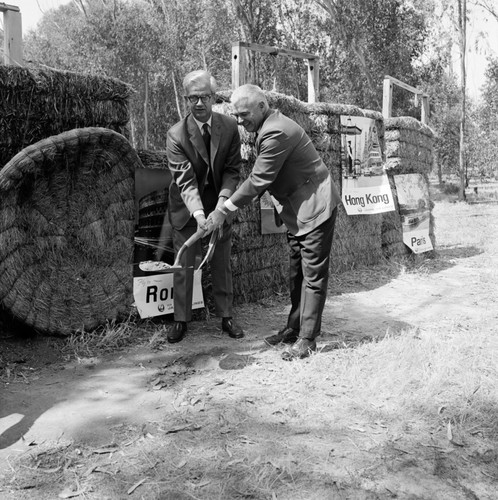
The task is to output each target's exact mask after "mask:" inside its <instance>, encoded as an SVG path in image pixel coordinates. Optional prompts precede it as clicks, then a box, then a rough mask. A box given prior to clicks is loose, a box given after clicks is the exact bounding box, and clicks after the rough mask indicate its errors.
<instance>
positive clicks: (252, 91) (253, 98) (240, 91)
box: [230, 83, 268, 109]
mask: <svg viewBox="0 0 498 500" xmlns="http://www.w3.org/2000/svg"><path fill="white" fill-rule="evenodd" d="M243 99H247V100H248V101H249V102H251V103H259V102H263V103H264V105H265V109H266V108H268V100H267V99H266V95H265V93H264V92H263V90H262V89H261V88H260V87H258V86H257V85H253V84H252V83H246V84H245V85H241V86H240V87H237V88H236V89H235V90H234V91H233V93H232V96H231V97H230V102H231V103H232V104H234V103H235V102H237V101H241V100H243Z"/></svg>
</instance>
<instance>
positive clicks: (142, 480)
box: [126, 477, 147, 495]
mask: <svg viewBox="0 0 498 500" xmlns="http://www.w3.org/2000/svg"><path fill="white" fill-rule="evenodd" d="M145 481H147V478H146V477H144V478H143V479H140V481H138V482H137V483H135V484H134V485H133V486H132V487H131V488H130V489H129V490H128V491H127V492H126V493H128V495H131V494H132V493H133V492H134V491H135V490H136V489H137V488H138V487H139V486H140V485H141V484H143V483H145Z"/></svg>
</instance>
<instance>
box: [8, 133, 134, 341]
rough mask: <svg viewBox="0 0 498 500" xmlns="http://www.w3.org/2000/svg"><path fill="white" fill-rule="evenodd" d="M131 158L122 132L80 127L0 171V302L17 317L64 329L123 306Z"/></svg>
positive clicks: (92, 323) (120, 311) (127, 284)
mask: <svg viewBox="0 0 498 500" xmlns="http://www.w3.org/2000/svg"><path fill="white" fill-rule="evenodd" d="M137 166H140V159H139V157H138V156H137V153H136V152H135V150H134V149H133V148H132V147H131V145H130V143H129V142H128V141H127V140H126V138H125V137H124V136H122V135H121V134H118V133H117V132H114V131H112V130H109V129H104V128H82V129H74V130H71V131H69V132H64V133H62V134H59V135H57V136H52V137H49V138H47V139H43V140H42V141H39V142H38V143H35V144H33V145H31V146H28V147H27V148H25V149H23V150H22V151H21V152H20V153H18V154H17V155H16V156H15V157H14V158H12V160H11V161H10V162H8V163H7V165H5V166H4V168H3V169H2V170H0V302H1V303H2V304H3V305H4V306H5V307H6V308H7V309H9V310H10V312H11V313H12V314H13V315H14V316H15V317H16V318H18V319H20V320H22V321H23V322H24V323H25V324H27V325H29V326H31V327H33V328H35V329H37V330H39V331H42V332H50V333H52V334H53V333H56V334H60V335H69V334H71V333H73V332H74V331H77V330H90V329H94V328H96V327H97V326H99V325H101V324H104V323H106V322H107V321H112V320H119V319H122V318H124V317H126V316H127V315H128V314H129V312H130V305H131V298H132V279H131V277H132V262H133V232H134V220H135V202H134V173H135V168H136V167H137Z"/></svg>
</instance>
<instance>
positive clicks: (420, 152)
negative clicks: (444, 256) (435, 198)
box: [382, 116, 436, 257]
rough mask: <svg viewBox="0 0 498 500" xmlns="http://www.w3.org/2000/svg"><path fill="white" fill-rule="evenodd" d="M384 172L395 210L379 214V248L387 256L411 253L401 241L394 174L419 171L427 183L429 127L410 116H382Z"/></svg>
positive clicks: (431, 134) (430, 161) (431, 151)
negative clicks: (384, 154) (380, 222)
mask: <svg viewBox="0 0 498 500" xmlns="http://www.w3.org/2000/svg"><path fill="white" fill-rule="evenodd" d="M384 128H385V133H384V138H385V152H386V171H387V174H388V177H389V181H390V184H391V189H392V192H393V195H394V203H395V206H396V211H395V212H388V213H386V214H383V217H382V250H383V252H384V255H385V256H386V257H393V256H399V255H406V254H408V253H410V250H409V249H408V247H407V246H406V245H405V244H404V243H403V232H402V227H401V218H400V216H399V204H398V196H397V193H396V186H395V184H394V176H395V175H398V174H417V173H418V174H421V175H422V176H423V177H424V179H425V180H426V182H427V185H429V173H430V172H431V171H432V168H433V165H434V132H433V131H432V130H431V128H430V127H428V126H427V125H424V124H423V123H421V122H419V121H418V120H417V119H415V118H412V117H406V116H402V117H396V118H386V119H384ZM433 206H434V205H433V203H432V202H430V210H431V215H430V225H429V236H430V238H431V241H432V245H433V247H434V248H435V247H436V238H435V234H434V216H433V215H432V208H433Z"/></svg>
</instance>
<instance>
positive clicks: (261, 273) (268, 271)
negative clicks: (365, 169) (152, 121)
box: [215, 92, 384, 301]
mask: <svg viewBox="0 0 498 500" xmlns="http://www.w3.org/2000/svg"><path fill="white" fill-rule="evenodd" d="M266 95H267V98H268V102H269V104H270V106H271V107H272V108H275V109H279V110H280V111H281V112H282V113H283V114H284V115H286V116H288V117H289V118H292V119H293V120H295V121H296V122H297V123H299V125H301V127H303V129H304V130H305V131H306V132H307V134H308V135H309V136H310V138H311V139H312V141H313V143H314V145H315V147H316V149H317V150H318V152H319V154H320V155H321V157H322V159H323V160H324V163H325V165H327V167H328V169H329V171H330V172H331V174H332V177H333V179H334V181H335V182H336V184H337V186H338V187H339V189H340V187H341V177H342V172H341V154H340V145H341V135H340V134H341V127H340V117H341V115H349V116H365V117H369V118H373V119H374V120H376V122H377V128H378V131H379V140H380V141H381V144H382V143H383V140H384V127H383V120H382V116H381V114H380V113H377V112H373V111H366V110H362V109H360V108H357V107H355V106H347V105H340V104H326V103H316V104H307V103H303V102H301V101H298V100H297V99H295V98H293V97H289V96H285V95H283V94H278V93H275V92H267V93H266ZM229 97H230V92H223V93H220V98H221V99H220V100H223V101H225V102H222V103H219V104H218V105H217V106H216V107H215V110H216V111H218V112H221V113H225V114H229V113H230V112H231V108H230V106H229V105H228V104H227V103H226V101H228V100H229ZM241 142H242V157H243V167H242V176H241V177H242V179H245V178H246V177H247V176H248V175H249V173H250V171H251V170H252V167H253V165H254V160H255V154H254V148H253V145H254V136H253V134H250V133H247V132H246V131H245V130H243V129H241ZM381 224H382V216H381V215H369V216H354V217H348V216H347V215H346V212H345V210H344V208H343V207H342V206H340V207H339V214H338V218H337V223H336V232H335V237H334V243H333V247H332V259H331V270H332V271H341V270H345V269H348V268H351V267H354V266H355V265H359V264H364V265H369V264H374V263H376V262H379V260H380V259H381V258H382V249H381ZM260 227H261V216H260V207H259V202H258V201H254V202H253V203H252V204H251V205H249V206H247V207H245V208H244V209H243V210H240V211H239V212H238V215H237V218H236V219H235V222H234V246H233V251H232V255H233V269H234V286H235V290H234V292H235V295H236V297H237V299H238V300H243V301H246V300H255V299H260V298H262V297H265V296H268V295H271V294H272V293H275V292H276V291H279V290H280V289H282V288H286V287H287V280H288V247H287V243H286V236H285V234H271V235H262V234H261V230H260Z"/></svg>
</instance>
